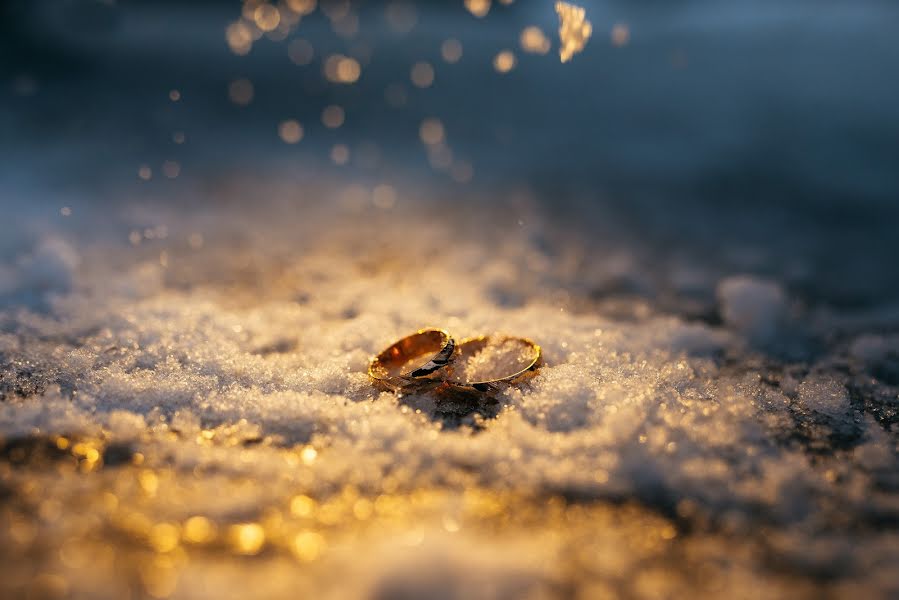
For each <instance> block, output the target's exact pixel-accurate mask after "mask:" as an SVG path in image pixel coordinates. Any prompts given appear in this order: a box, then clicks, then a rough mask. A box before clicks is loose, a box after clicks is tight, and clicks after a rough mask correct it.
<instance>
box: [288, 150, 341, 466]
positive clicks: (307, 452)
mask: <svg viewBox="0 0 899 600" xmlns="http://www.w3.org/2000/svg"><path fill="white" fill-rule="evenodd" d="M340 145H342V144H338V146H340ZM336 147H337V146H335V148H336ZM347 159H349V150H347ZM334 162H337V161H336V160H335V161H334ZM317 456H318V451H316V449H315V448H313V447H312V446H306V447H304V448H303V449H302V450H301V451H300V460H302V461H303V464H304V465H311V464H312V463H314V462H315V458H316V457H317Z"/></svg>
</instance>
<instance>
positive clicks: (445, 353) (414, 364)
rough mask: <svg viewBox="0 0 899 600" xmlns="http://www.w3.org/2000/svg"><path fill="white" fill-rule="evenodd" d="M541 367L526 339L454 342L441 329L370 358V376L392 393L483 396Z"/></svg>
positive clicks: (427, 331) (534, 346)
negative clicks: (444, 389)
mask: <svg viewBox="0 0 899 600" xmlns="http://www.w3.org/2000/svg"><path fill="white" fill-rule="evenodd" d="M541 364H542V352H541V350H540V346H538V345H537V344H535V343H534V342H532V341H531V340H529V339H527V338H522V337H514V336H507V335H502V334H493V335H484V336H479V337H473V338H468V339H465V340H462V341H461V342H458V343H456V341H455V340H454V339H453V338H452V336H451V335H450V334H449V333H447V332H446V331H444V330H443V329H431V328H428V329H420V330H419V331H416V332H415V333H413V334H411V335H408V336H406V337H404V338H402V339H400V340H398V341H396V342H394V343H393V344H391V345H390V346H388V347H387V348H386V349H385V350H384V351H383V352H381V353H380V354H378V355H377V356H375V357H374V358H372V359H371V363H370V364H369V367H368V375H369V377H371V379H372V381H373V382H374V383H375V384H377V385H379V386H382V387H386V388H388V389H391V390H394V391H399V390H409V389H420V388H427V387H430V386H449V387H453V388H458V389H461V390H466V389H468V390H476V391H478V392H485V393H487V392H492V391H497V390H499V389H500V384H502V383H514V382H517V381H519V380H521V379H523V378H525V377H526V376H527V375H529V374H531V373H533V372H534V371H536V370H537V369H538V368H539V367H540V365H541Z"/></svg>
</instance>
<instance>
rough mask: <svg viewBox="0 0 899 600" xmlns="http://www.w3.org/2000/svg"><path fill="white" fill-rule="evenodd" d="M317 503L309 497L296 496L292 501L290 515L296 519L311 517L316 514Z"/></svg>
mask: <svg viewBox="0 0 899 600" xmlns="http://www.w3.org/2000/svg"><path fill="white" fill-rule="evenodd" d="M315 506H316V502H315V500H313V499H312V498H310V497H309V496H304V495H302V494H301V495H299V496H294V497H293V498H292V499H291V501H290V513H291V514H292V515H294V516H295V517H303V518H305V517H311V516H312V514H313V513H314V512H315Z"/></svg>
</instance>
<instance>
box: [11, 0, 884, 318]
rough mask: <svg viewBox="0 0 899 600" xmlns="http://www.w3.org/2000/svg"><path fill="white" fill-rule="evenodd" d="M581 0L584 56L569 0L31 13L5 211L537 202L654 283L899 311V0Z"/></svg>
mask: <svg viewBox="0 0 899 600" xmlns="http://www.w3.org/2000/svg"><path fill="white" fill-rule="evenodd" d="M580 4H581V5H583V7H584V8H585V9H586V15H587V19H588V20H589V21H590V22H591V23H592V25H593V35H592V37H591V39H590V41H589V42H588V44H587V46H586V48H585V49H584V51H583V52H582V53H580V54H577V55H576V56H574V58H573V59H572V60H571V61H569V62H567V63H565V64H562V63H560V60H559V55H558V49H559V40H558V17H557V15H556V12H555V9H554V3H553V2H551V1H549V0H546V1H533V0H532V1H527V2H524V1H517V2H509V3H505V2H498V1H497V2H493V3H492V6H491V4H490V3H489V2H478V1H474V2H467V3H466V2H463V1H462V0H459V1H458V2H440V3H435V2H411V1H406V0H396V1H393V2H371V1H369V2H353V3H352V4H350V3H348V2H344V1H340V0H332V1H323V2H321V5H320V6H316V5H315V3H314V2H310V1H308V0H294V1H293V2H282V3H280V4H272V5H265V7H263V8H261V9H260V4H259V3H257V2H247V3H245V4H241V3H240V2H211V1H210V2H203V1H193V2H183V1H162V0H159V1H149V0H146V1H141V2H136V1H127V0H123V1H113V0H29V1H25V0H10V1H8V2H5V3H3V5H2V7H0V73H2V81H0V131H2V136H0V153H2V157H3V161H2V164H0V178H2V181H3V186H2V187H3V189H2V202H3V207H4V208H5V209H6V210H7V211H10V214H13V215H15V216H14V218H18V217H23V218H24V217H25V216H26V215H29V214H43V213H42V211H44V210H45V206H44V204H45V203H46V204H50V205H52V208H53V210H54V211H55V210H56V209H58V208H59V206H62V205H68V204H71V203H73V202H75V198H77V203H78V204H79V205H80V206H81V208H84V207H88V206H102V207H105V208H104V209H103V210H107V211H108V207H109V206H113V207H114V206H117V205H119V204H121V203H122V202H123V198H124V197H125V196H128V197H132V198H138V199H141V201H143V202H154V203H165V202H177V203H178V205H179V206H185V205H187V206H188V207H189V206H197V205H203V204H208V203H212V202H216V201H217V200H216V199H215V198H213V197H211V196H210V195H208V194H206V195H204V194H202V193H199V194H198V193H193V191H194V190H197V189H201V188H202V186H203V185H208V184H209V183H210V182H215V181H218V180H221V178H222V177H223V174H228V175H240V174H246V175H250V176H254V177H259V178H261V179H264V178H265V177H266V176H267V175H266V174H267V173H285V172H289V173H295V174H297V176H298V177H300V179H302V178H303V177H310V178H316V177H319V178H321V177H331V178H335V179H337V180H339V181H342V182H358V183H359V184H361V185H364V186H368V188H369V189H373V188H374V187H375V186H377V185H379V184H383V185H386V186H388V187H387V188H382V192H383V191H384V190H385V189H386V190H387V191H386V192H384V193H382V194H381V196H382V197H381V199H380V200H379V201H380V202H381V203H382V204H390V205H392V204H393V203H395V202H396V200H397V199H399V201H400V202H399V206H400V207H401V206H402V204H404V203H416V202H436V201H439V202H441V203H446V202H453V201H457V200H458V199H459V198H462V197H471V196H473V195H474V194H475V193H478V194H480V195H481V199H480V201H483V202H493V201H498V200H502V199H503V198H504V197H507V196H508V193H509V190H510V189H517V190H520V189H522V188H526V189H527V190H528V191H529V194H530V197H531V198H533V199H534V200H535V202H536V203H537V204H538V205H539V206H540V207H543V208H545V209H546V210H547V211H549V212H551V213H553V214H555V215H557V216H559V217H560V218H562V217H564V216H565V215H568V216H569V217H570V219H569V222H570V224H571V227H573V228H576V229H577V230H579V231H582V232H585V233H586V237H587V238H589V237H590V236H591V232H596V235H600V234H602V235H613V236H614V235H616V234H621V235H624V236H627V237H628V238H629V239H631V240H637V243H636V244H632V245H635V246H638V247H639V252H638V253H643V254H645V257H644V260H645V262H646V263H647V264H649V265H656V267H653V266H648V267H647V268H648V269H650V270H652V269H653V268H657V266H658V265H662V264H663V263H665V262H666V261H670V259H671V257H672V256H678V257H681V258H683V260H687V261H693V262H694V263H695V262H699V263H702V265H703V268H707V269H710V270H713V271H716V272H721V273H726V272H731V271H735V270H736V271H741V272H752V273H757V274H762V275H768V276H773V277H776V278H777V279H779V280H781V281H783V282H785V283H786V284H788V285H789V287H790V289H791V291H792V292H793V293H795V294H797V295H798V296H799V297H801V298H803V299H804V300H805V301H806V302H808V303H809V304H812V305H819V304H825V305H828V306H836V307H839V308H851V309H856V308H865V309H866V308H870V307H871V306H872V305H882V304H884V303H885V304H888V305H891V304H893V303H895V302H896V301H897V300H899V283H897V276H896V271H895V269H893V268H892V260H893V259H892V257H893V256H895V255H896V254H897V252H899V236H896V235H895V234H894V231H893V230H894V227H895V223H896V218H897V216H899V169H897V168H896V165H897V159H899V151H897V147H896V140H897V139H899V102H897V99H899V80H897V78H896V77H893V76H892V74H893V73H895V72H897V70H899V38H897V37H896V35H895V24H896V23H897V19H899V6H897V5H896V4H895V3H894V2H890V1H880V0H854V1H851V2H850V1H841V0H828V1H826V2H823V3H822V2H820V1H807V0H797V1H795V2H790V3H783V2H777V1H774V0H760V1H757V2H753V3H751V4H750V3H746V2H738V1H724V2H721V1H716V2H711V1H704V0H689V1H687V0H685V1H681V2H656V1H652V0H644V1H640V2H633V1H625V0H607V1H596V0H591V1H585V2H581V3H580ZM485 7H486V8H485ZM529 27H530V28H532V29H530V30H526V28H529ZM533 28H536V29H533ZM329 61H330V62H329ZM341 61H343V62H341ZM413 183H414V185H416V186H425V188H426V189H427V190H428V192H427V193H426V194H421V193H420V192H418V191H417V190H420V189H421V188H418V187H416V188H413ZM413 189H414V190H416V191H413ZM187 190H190V191H191V193H186V191H187ZM437 199H439V200H437ZM329 201H333V199H329V198H322V202H329ZM610 224H614V225H613V226H610ZM603 227H605V229H603ZM10 243H11V242H7V246H8V245H9V244H10ZM8 250H9V248H7V251H8Z"/></svg>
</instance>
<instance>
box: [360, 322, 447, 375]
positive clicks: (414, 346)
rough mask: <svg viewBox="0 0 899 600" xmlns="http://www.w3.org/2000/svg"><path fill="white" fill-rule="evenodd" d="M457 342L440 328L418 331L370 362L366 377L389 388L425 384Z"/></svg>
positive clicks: (442, 364) (444, 362)
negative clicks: (418, 382)
mask: <svg viewBox="0 0 899 600" xmlns="http://www.w3.org/2000/svg"><path fill="white" fill-rule="evenodd" d="M455 348H456V342H455V340H453V338H452V337H451V336H450V334H449V333H447V332H446V331H444V330H442V329H430V328H429V329H419V330H418V331H416V332H415V333H413V334H411V335H407V336H406V337H404V338H402V339H400V340H398V341H396V342H394V343H393V344H391V345H390V346H388V347H387V349H385V350H384V351H383V352H381V353H380V354H378V355H377V356H375V357H374V358H372V359H371V363H370V364H369V365H368V376H369V377H371V378H372V379H373V380H374V381H375V382H380V383H384V384H386V385H388V386H390V387H403V386H405V385H408V384H409V383H413V382H415V381H427V380H430V379H431V376H432V375H433V374H434V373H436V372H437V371H440V369H442V368H444V367H445V366H446V365H447V364H449V361H450V358H452V356H453V351H454V350H455Z"/></svg>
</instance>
